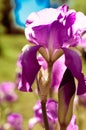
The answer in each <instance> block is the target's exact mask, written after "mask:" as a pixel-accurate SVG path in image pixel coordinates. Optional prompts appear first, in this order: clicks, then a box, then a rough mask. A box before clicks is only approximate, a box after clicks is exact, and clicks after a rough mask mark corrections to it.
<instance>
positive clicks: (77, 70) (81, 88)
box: [63, 48, 86, 95]
mask: <svg viewBox="0 0 86 130" xmlns="http://www.w3.org/2000/svg"><path fill="white" fill-rule="evenodd" d="M63 50H64V54H65V65H66V66H67V67H68V69H69V70H70V71H71V73H72V74H73V76H74V77H75V78H76V79H77V80H78V89H77V94H78V95H80V94H84V93H86V79H85V77H84V75H83V73H82V63H81V59H80V56H79V55H78V54H77V52H75V51H73V50H70V49H67V48H64V49H63Z"/></svg>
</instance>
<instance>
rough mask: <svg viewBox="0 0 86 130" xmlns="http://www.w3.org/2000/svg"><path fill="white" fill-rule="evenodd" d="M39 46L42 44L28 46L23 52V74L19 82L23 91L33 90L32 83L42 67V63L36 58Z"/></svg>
mask: <svg viewBox="0 0 86 130" xmlns="http://www.w3.org/2000/svg"><path fill="white" fill-rule="evenodd" d="M39 48H40V46H33V47H30V48H29V47H28V48H27V50H25V51H24V52H23V53H22V61H21V65H22V76H21V83H20V84H19V89H20V90H22V91H32V89H31V85H32V84H33V82H34V80H35V77H36V75H37V73H38V71H39V69H40V65H39V63H38V60H37V59H36V53H37V51H38V49H39Z"/></svg>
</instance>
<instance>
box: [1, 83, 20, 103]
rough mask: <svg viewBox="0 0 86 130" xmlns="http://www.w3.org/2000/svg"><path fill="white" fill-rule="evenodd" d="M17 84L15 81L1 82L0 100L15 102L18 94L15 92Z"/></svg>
mask: <svg viewBox="0 0 86 130" xmlns="http://www.w3.org/2000/svg"><path fill="white" fill-rule="evenodd" d="M15 88H16V86H15V84H14V83H13V82H3V83H1V84H0V102H2V103H3V102H14V101H16V100H17V98H18V96H17V94H16V93H15Z"/></svg>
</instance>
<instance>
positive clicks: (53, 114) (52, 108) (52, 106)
mask: <svg viewBox="0 0 86 130" xmlns="http://www.w3.org/2000/svg"><path fill="white" fill-rule="evenodd" d="M46 111H47V117H48V121H49V126H50V130H53V129H54V127H55V125H56V124H57V125H58V126H57V127H58V128H59V124H58V112H57V111H58V102H56V101H55V100H53V99H48V101H47V103H46ZM37 123H40V124H41V125H42V126H43V127H44V124H43V117H42V109H41V102H40V101H38V102H37V103H36V105H35V106H34V117H33V118H31V119H30V120H29V130H32V129H33V127H34V126H35V124H37ZM67 130H78V126H77V125H76V118H75V116H74V115H73V116H72V119H71V121H70V124H69V125H68V127H67Z"/></svg>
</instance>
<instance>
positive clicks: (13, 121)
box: [7, 113, 23, 130]
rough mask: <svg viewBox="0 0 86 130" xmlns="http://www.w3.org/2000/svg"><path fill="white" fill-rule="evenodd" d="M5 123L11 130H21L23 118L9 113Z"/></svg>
mask: <svg viewBox="0 0 86 130" xmlns="http://www.w3.org/2000/svg"><path fill="white" fill-rule="evenodd" d="M7 122H8V124H10V127H11V128H13V130H22V129H23V126H22V123H23V118H22V116H21V115H20V114H19V113H10V114H9V115H8V117H7Z"/></svg>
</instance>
